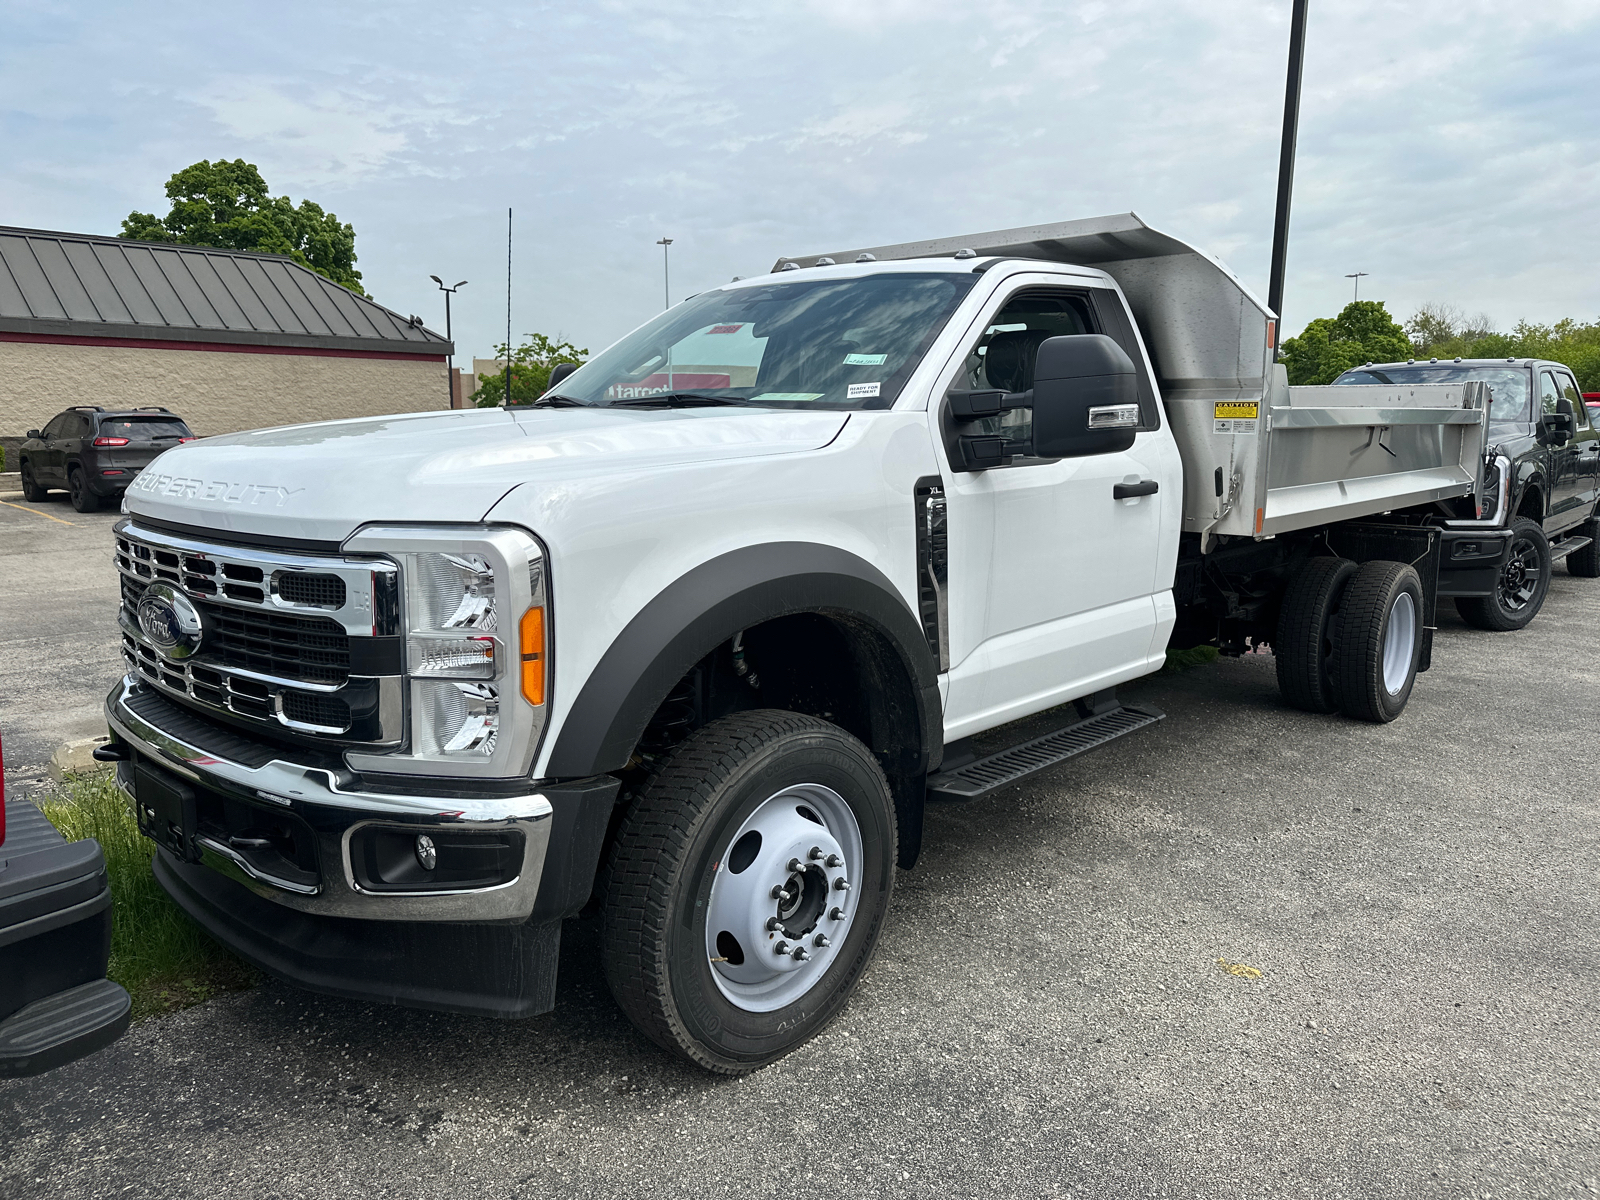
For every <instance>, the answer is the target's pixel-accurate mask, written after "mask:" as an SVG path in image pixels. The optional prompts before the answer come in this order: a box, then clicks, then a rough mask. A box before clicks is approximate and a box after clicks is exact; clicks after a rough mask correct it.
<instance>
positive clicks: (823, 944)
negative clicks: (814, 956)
mask: <svg viewBox="0 0 1600 1200" xmlns="http://www.w3.org/2000/svg"><path fill="white" fill-rule="evenodd" d="M811 944H812V945H813V946H815V947H816V948H817V949H818V950H826V949H827V948H828V947H829V946H831V945H833V943H832V942H830V941H829V940H828V935H827V934H825V933H819V934H817V936H816V937H814V938H812V939H811Z"/></svg>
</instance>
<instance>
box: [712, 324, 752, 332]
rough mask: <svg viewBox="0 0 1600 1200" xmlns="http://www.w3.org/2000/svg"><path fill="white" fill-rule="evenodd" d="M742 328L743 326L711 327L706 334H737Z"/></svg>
mask: <svg viewBox="0 0 1600 1200" xmlns="http://www.w3.org/2000/svg"><path fill="white" fill-rule="evenodd" d="M743 328H744V326H743V325H713V326H712V327H711V328H710V329H708V330H706V332H707V333H738V332H739V330H741V329H743Z"/></svg>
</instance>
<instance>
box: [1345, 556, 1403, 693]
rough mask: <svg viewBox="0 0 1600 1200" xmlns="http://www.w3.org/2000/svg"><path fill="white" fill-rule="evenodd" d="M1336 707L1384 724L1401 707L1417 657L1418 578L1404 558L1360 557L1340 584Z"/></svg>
mask: <svg viewBox="0 0 1600 1200" xmlns="http://www.w3.org/2000/svg"><path fill="white" fill-rule="evenodd" d="M1342 609H1343V615H1344V630H1343V636H1342V638H1341V639H1340V646H1339V707H1340V708H1342V709H1343V710H1344V714H1345V716H1347V717H1354V718H1356V720H1358V721H1373V722H1376V723H1378V724H1386V723H1387V722H1389V721H1392V720H1394V719H1395V718H1396V717H1398V716H1399V715H1400V714H1401V713H1402V712H1404V711H1405V707H1406V702H1407V701H1408V700H1410V699H1411V688H1412V686H1413V685H1414V684H1415V683H1416V682H1417V665H1418V663H1419V662H1421V659H1422V639H1423V636H1424V630H1423V625H1422V613H1423V607H1422V579H1421V577H1420V576H1419V575H1418V574H1417V572H1416V570H1415V569H1414V568H1412V567H1410V566H1408V565H1407V564H1405V563H1397V562H1385V561H1383V560H1382V559H1377V560H1374V561H1372V562H1367V563H1362V564H1361V566H1360V567H1359V568H1357V570H1356V573H1355V575H1354V576H1353V577H1352V578H1351V580H1350V583H1349V586H1347V587H1346V588H1345V592H1344V603H1343V605H1342Z"/></svg>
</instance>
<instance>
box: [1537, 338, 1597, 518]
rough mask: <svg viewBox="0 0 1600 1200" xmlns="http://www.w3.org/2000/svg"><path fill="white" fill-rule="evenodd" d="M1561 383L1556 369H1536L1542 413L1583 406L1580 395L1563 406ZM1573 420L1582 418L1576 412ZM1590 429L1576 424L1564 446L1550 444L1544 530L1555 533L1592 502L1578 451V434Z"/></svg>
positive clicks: (1583, 513)
mask: <svg viewBox="0 0 1600 1200" xmlns="http://www.w3.org/2000/svg"><path fill="white" fill-rule="evenodd" d="M1563 399H1564V397H1563V396H1562V391H1561V385H1560V384H1559V383H1558V382H1557V381H1556V376H1555V372H1554V371H1552V370H1550V369H1549V368H1548V367H1546V368H1543V369H1541V370H1540V372H1539V406H1540V407H1539V411H1540V412H1542V413H1555V412H1565V411H1567V409H1568V408H1572V409H1574V410H1578V409H1582V408H1583V400H1582V398H1581V397H1579V399H1578V401H1577V403H1576V404H1573V403H1572V402H1571V401H1568V403H1567V405H1566V406H1563V405H1562V403H1561V401H1562V400H1563ZM1572 419H1573V423H1574V425H1575V426H1577V422H1578V421H1580V420H1582V419H1583V418H1582V417H1580V416H1579V415H1578V413H1577V412H1576V411H1574V413H1573V418H1572ZM1588 432H1591V431H1589V430H1587V429H1585V428H1584V427H1583V426H1577V428H1576V430H1575V436H1573V437H1571V438H1569V439H1567V442H1566V444H1565V445H1560V446H1551V447H1550V514H1549V516H1548V517H1546V518H1545V522H1544V526H1545V530H1546V532H1549V533H1557V532H1560V531H1561V530H1563V529H1566V528H1567V527H1568V526H1569V525H1573V524H1575V523H1576V522H1578V521H1580V520H1582V519H1583V517H1585V516H1587V515H1588V513H1587V511H1580V510H1584V509H1585V503H1586V500H1589V502H1590V503H1592V498H1590V497H1589V488H1590V486H1591V485H1590V484H1589V483H1588V482H1587V481H1586V480H1585V478H1584V476H1583V472H1584V471H1585V470H1586V469H1587V468H1586V466H1585V465H1584V464H1583V462H1582V454H1581V452H1582V451H1583V450H1584V448H1585V443H1584V441H1582V440H1580V439H1581V435H1582V434H1584V433H1588Z"/></svg>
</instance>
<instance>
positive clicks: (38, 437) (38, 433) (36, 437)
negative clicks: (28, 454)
mask: <svg viewBox="0 0 1600 1200" xmlns="http://www.w3.org/2000/svg"><path fill="white" fill-rule="evenodd" d="M28 438H29V440H31V441H35V442H42V441H43V440H44V433H43V431H42V430H38V429H30V430H28Z"/></svg>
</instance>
